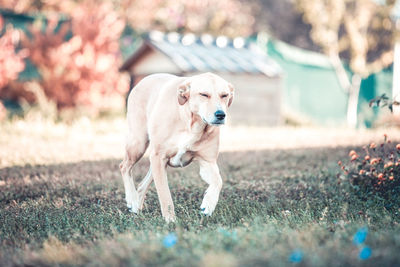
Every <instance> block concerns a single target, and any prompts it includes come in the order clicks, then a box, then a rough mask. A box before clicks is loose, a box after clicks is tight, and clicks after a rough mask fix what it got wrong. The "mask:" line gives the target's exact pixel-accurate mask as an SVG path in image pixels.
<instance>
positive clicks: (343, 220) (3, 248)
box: [0, 147, 400, 266]
mask: <svg viewBox="0 0 400 267" xmlns="http://www.w3.org/2000/svg"><path fill="white" fill-rule="evenodd" d="M349 149H350V148H348V147H342V148H312V149H292V150H263V151H242V152H223V153H221V155H220V159H219V165H220V170H221V174H222V176H223V180H224V185H223V190H222V192H221V196H220V201H219V203H218V205H217V208H216V210H215V213H214V214H213V216H211V217H203V216H201V215H200V213H199V207H200V203H201V200H202V196H203V194H204V191H205V189H206V184H205V183H204V182H202V181H201V179H200V178H199V175H198V167H197V164H196V163H194V164H192V165H190V166H189V167H187V168H184V169H181V170H178V169H169V183H170V188H171V191H172V194H173V199H174V203H175V210H176V213H177V218H178V221H177V222H176V223H175V224H169V225H168V224H165V223H164V221H163V219H162V217H161V213H160V208H159V203H158V199H157V195H156V192H155V188H154V185H153V186H152V187H151V190H150V191H149V193H148V195H147V198H146V200H145V208H144V210H143V212H142V213H141V214H139V215H134V214H131V213H129V212H128V210H127V208H126V207H125V203H124V192H123V185H122V181H121V180H122V179H121V178H120V174H119V170H118V164H119V161H118V160H114V159H110V160H99V161H81V162H78V163H65V164H55V165H33V166H30V165H25V166H12V167H5V168H2V169H0V181H2V183H1V185H0V238H1V240H0V265H40V266H53V265H57V264H60V265H67V266H69V265H81V266H99V265H100V266H103V265H105V266H117V265H120V266H130V265H132V266H147V265H161V266H193V265H194V266H197V265H204V266H236V265H239V266H292V265H299V266H309V265H312V266H344V265H351V266H376V265H379V266H395V265H399V264H400V253H399V251H400V226H399V222H400V209H399V208H400V201H399V199H392V200H389V201H390V202H391V203H390V204H391V207H390V210H388V209H387V208H386V207H387V206H388V205H387V204H388V202H387V201H385V200H382V199H380V198H379V197H371V198H370V199H368V200H362V199H360V198H358V197H357V196H355V195H354V194H353V193H352V192H351V190H350V189H349V188H348V187H347V186H346V183H341V184H338V179H337V178H336V174H337V173H338V172H339V169H338V168H337V165H336V162H337V161H338V160H343V159H345V158H347V153H348V150H349ZM147 168H148V162H147V159H143V160H142V161H141V162H139V164H138V165H137V166H136V167H135V175H136V178H137V181H139V180H140V179H141V177H143V176H144V175H145V174H146V171H147ZM363 226H366V227H368V230H369V233H368V236H367V239H366V242H365V245H367V246H369V247H370V248H371V249H372V255H371V257H370V258H369V259H367V260H360V259H359V250H360V247H357V246H356V245H354V244H353V241H352V239H353V235H354V234H355V233H356V231H357V230H358V229H359V228H360V227H363ZM170 232H174V233H176V235H177V237H178V241H177V243H176V245H175V246H173V247H170V248H166V247H164V245H163V242H162V241H163V238H164V237H165V236H166V235H167V234H168V233H170ZM297 249H300V250H301V251H302V252H303V258H302V261H301V262H300V263H297V264H295V263H292V262H290V261H289V255H290V254H291V253H292V252H293V251H295V250H297Z"/></svg>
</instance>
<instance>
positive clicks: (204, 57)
mask: <svg viewBox="0 0 400 267" xmlns="http://www.w3.org/2000/svg"><path fill="white" fill-rule="evenodd" d="M144 40H145V42H144V43H143V46H146V45H147V46H150V47H152V48H154V49H156V50H159V51H160V52H162V53H163V54H165V55H166V56H168V57H169V58H171V60H172V61H173V62H174V63H175V64H176V65H177V67H178V68H179V69H181V70H182V72H196V71H199V72H204V71H214V72H230V73H251V74H260V73H262V74H265V75H267V76H270V77H274V76H278V75H280V74H281V73H282V70H281V68H280V66H279V65H278V64H277V63H276V62H275V61H273V60H272V59H271V58H269V57H268V56H267V55H266V54H265V53H264V52H263V51H262V50H261V49H259V48H258V47H257V46H256V45H255V44H252V43H250V42H248V41H246V40H245V39H244V38H235V39H229V38H227V37H224V36H219V37H212V36H211V35H202V36H195V35H193V34H186V35H180V34H178V33H168V34H166V33H162V32H157V31H154V32H150V33H148V34H147V35H146V36H144ZM142 51H143V49H140V48H139V49H138V50H137V51H136V52H135V53H134V54H133V55H132V56H131V57H130V58H129V59H128V60H127V61H126V62H125V63H124V65H123V66H122V67H121V69H122V70H126V69H128V68H129V67H130V66H131V65H132V64H134V63H135V61H136V59H138V57H140V55H139V54H140V53H142Z"/></svg>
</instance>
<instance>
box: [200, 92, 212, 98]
mask: <svg viewBox="0 0 400 267" xmlns="http://www.w3.org/2000/svg"><path fill="white" fill-rule="evenodd" d="M200 95H201V96H204V97H207V98H209V97H210V96H209V95H207V94H204V93H200Z"/></svg>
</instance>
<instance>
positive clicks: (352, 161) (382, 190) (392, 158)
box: [338, 134, 400, 200]
mask: <svg viewBox="0 0 400 267" xmlns="http://www.w3.org/2000/svg"><path fill="white" fill-rule="evenodd" d="M399 155H400V144H397V145H394V144H393V143H392V142H391V140H389V139H388V137H387V135H386V134H385V135H384V141H383V143H381V144H379V145H377V144H375V143H371V144H369V145H368V146H364V147H363V150H362V151H361V152H360V153H357V152H356V151H355V150H351V151H350V152H349V163H348V164H345V163H343V162H342V161H339V162H338V165H339V166H340V167H341V170H342V172H343V174H344V177H343V176H341V175H339V176H341V177H342V178H344V179H345V180H347V181H349V183H350V185H351V186H352V188H353V189H355V190H356V191H358V192H362V193H367V194H368V193H372V194H378V195H380V196H382V197H384V198H385V199H388V200H389V199H392V198H393V197H398V196H399V195H400V156H399Z"/></svg>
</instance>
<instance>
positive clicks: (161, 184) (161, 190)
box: [150, 152, 175, 222]
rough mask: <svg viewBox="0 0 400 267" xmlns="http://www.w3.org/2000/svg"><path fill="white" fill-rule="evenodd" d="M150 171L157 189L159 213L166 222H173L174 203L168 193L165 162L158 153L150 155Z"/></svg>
mask: <svg viewBox="0 0 400 267" xmlns="http://www.w3.org/2000/svg"><path fill="white" fill-rule="evenodd" d="M150 164H151V171H152V173H153V179H154V183H155V185H156V189H157V195H158V199H159V201H160V205H161V213H162V216H163V217H164V219H165V220H166V221H167V222H173V221H175V210H174V203H173V202H172V197H171V192H170V191H169V186H168V179H167V172H166V166H167V160H166V159H165V158H163V157H162V156H161V155H160V154H159V153H157V152H152V153H151V154H150Z"/></svg>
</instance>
